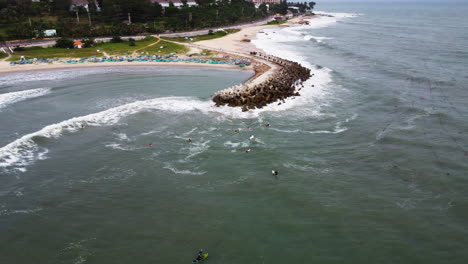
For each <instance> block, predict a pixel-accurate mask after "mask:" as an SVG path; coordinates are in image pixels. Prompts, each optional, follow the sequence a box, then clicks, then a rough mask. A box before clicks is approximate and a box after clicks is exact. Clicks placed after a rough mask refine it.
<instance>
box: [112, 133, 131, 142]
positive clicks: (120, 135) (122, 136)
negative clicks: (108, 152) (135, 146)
mask: <svg viewBox="0 0 468 264" xmlns="http://www.w3.org/2000/svg"><path fill="white" fill-rule="evenodd" d="M115 135H116V136H117V138H118V139H119V140H120V141H129V139H128V136H127V134H125V133H116V134H115Z"/></svg>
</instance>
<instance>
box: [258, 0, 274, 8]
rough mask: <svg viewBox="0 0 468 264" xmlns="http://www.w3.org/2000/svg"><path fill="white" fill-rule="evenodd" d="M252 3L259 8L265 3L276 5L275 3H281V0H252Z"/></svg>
mask: <svg viewBox="0 0 468 264" xmlns="http://www.w3.org/2000/svg"><path fill="white" fill-rule="evenodd" d="M252 3H254V4H255V7H256V8H258V7H259V6H260V5H261V4H263V3H265V4H267V5H275V4H279V3H281V1H280V0H252Z"/></svg>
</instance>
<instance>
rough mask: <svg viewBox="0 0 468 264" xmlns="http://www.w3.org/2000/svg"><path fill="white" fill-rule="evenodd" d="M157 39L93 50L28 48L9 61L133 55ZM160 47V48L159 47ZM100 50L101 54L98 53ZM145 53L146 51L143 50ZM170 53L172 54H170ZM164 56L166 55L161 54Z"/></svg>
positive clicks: (103, 44) (109, 45) (100, 44)
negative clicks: (22, 58) (23, 58)
mask: <svg viewBox="0 0 468 264" xmlns="http://www.w3.org/2000/svg"><path fill="white" fill-rule="evenodd" d="M156 41H157V39H156V38H153V37H151V38H146V39H144V40H138V41H135V46H129V45H128V42H122V43H98V44H96V46H95V47H93V48H83V49H59V48H42V47H31V48H26V50H24V51H17V52H15V53H14V54H13V56H12V57H11V58H10V59H9V60H10V61H17V60H19V59H20V57H21V56H24V57H25V58H26V59H33V58H55V57H57V58H82V57H90V56H102V55H103V54H102V51H105V52H107V53H109V54H110V55H119V54H122V53H128V54H131V53H132V52H133V51H134V50H137V49H140V48H144V47H146V46H147V45H149V44H151V43H154V42H156ZM158 47H159V46H158ZM97 50H99V51H100V52H97ZM142 51H144V50H142ZM169 53H170V52H169ZM161 54H164V53H161Z"/></svg>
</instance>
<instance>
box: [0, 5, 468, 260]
mask: <svg viewBox="0 0 468 264" xmlns="http://www.w3.org/2000/svg"><path fill="white" fill-rule="evenodd" d="M323 2H325V1H323ZM316 9H318V10H323V12H327V13H328V14H331V15H333V16H334V17H321V18H314V19H312V20H311V25H309V26H301V27H295V28H282V29H280V28H270V29H267V30H265V31H264V32H265V33H266V34H265V33H259V34H258V39H257V40H255V41H254V43H255V44H256V45H258V46H259V47H261V48H263V49H265V50H266V51H267V52H268V53H271V54H274V55H278V56H281V57H284V58H287V59H292V60H296V61H298V62H300V63H302V64H303V65H305V66H308V67H311V68H312V69H313V72H314V73H315V75H314V76H313V77H312V78H311V79H310V80H309V81H308V82H307V85H306V87H305V88H304V89H302V90H301V96H300V97H296V98H294V99H288V100H287V101H286V103H284V104H281V105H276V104H275V105H270V106H268V107H266V108H265V109H262V110H255V111H251V112H249V113H242V112H240V110H239V109H234V108H227V107H223V108H216V107H214V106H212V103H211V101H210V95H211V94H212V93H213V92H214V91H217V90H220V89H223V88H226V87H228V86H231V85H233V84H236V83H239V82H242V81H244V80H246V79H247V78H248V77H249V73H247V72H245V71H240V70H223V69H219V70H213V69H195V68H170V69H164V68H158V67H133V68H98V69H80V70H77V69H73V70H60V71H44V72H30V73H17V74H13V75H2V76H0V124H1V125H0V135H1V137H0V263H16V264H22V263H24V264H31V263H99V264H105V263H112V264H117V263H190V262H191V261H192V259H193V258H194V256H195V254H196V252H197V250H198V249H200V248H203V249H205V250H206V251H207V252H208V253H209V254H210V257H209V259H207V260H206V261H205V262H206V263H210V264H215V263H219V264H238V263H243V264H246V263H252V264H253V263H255V264H257V263H258V264H261V263H270V264H274V263H321V264H325V263H380V264H382V263H425V264H428V263H437V264H440V263H466V261H467V259H468V251H467V248H466V245H468V197H467V195H466V190H467V189H468V165H467V162H468V136H467V133H468V122H467V120H468V104H466V102H467V99H468V93H467V92H466V89H467V86H468V74H467V72H466V67H467V65H468V52H467V47H468V35H467V34H466V32H467V25H468V16H466V14H467V12H468V8H467V6H466V5H460V4H458V5H443V4H431V5H425V4H424V3H420V4H404V3H399V4H375V3H374V4H372V3H366V4H354V3H346V4H327V3H319V4H318V5H317V6H316ZM312 85H314V87H312ZM267 123H269V124H270V125H271V126H270V127H265V126H264V125H265V124H267ZM239 128H240V129H241V132H239V133H233V131H234V130H235V129H239ZM247 128H250V130H247ZM250 135H254V136H255V137H254V139H253V140H249V137H250ZM188 138H192V139H193V142H192V143H188V142H187V139H188ZM246 148H249V149H251V152H249V153H246V152H245V151H244V150H245V149H246ZM271 170H278V171H279V175H278V177H274V176H272V175H271V173H270V172H271Z"/></svg>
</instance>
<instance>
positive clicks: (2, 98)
mask: <svg viewBox="0 0 468 264" xmlns="http://www.w3.org/2000/svg"><path fill="white" fill-rule="evenodd" d="M49 92H50V88H37V89H31V90H25V91H19V92H11V93H4V94H0V109H2V108H4V107H6V106H8V105H10V104H13V103H17V102H20V101H24V100H27V99H30V98H34V97H39V96H43V95H45V94H48V93H49Z"/></svg>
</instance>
